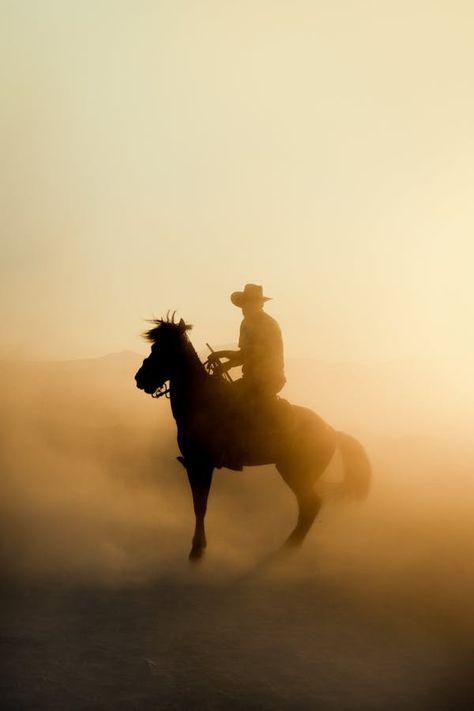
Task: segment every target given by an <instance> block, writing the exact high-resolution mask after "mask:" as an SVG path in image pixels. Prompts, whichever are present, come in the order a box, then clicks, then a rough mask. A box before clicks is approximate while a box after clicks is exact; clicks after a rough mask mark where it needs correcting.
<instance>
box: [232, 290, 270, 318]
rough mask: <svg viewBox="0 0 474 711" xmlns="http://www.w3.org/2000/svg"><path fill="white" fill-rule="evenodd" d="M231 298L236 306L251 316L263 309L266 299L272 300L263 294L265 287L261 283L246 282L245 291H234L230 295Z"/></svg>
mask: <svg viewBox="0 0 474 711" xmlns="http://www.w3.org/2000/svg"><path fill="white" fill-rule="evenodd" d="M230 300H231V301H232V303H233V304H234V306H238V307H239V308H240V309H242V312H243V314H244V316H250V315H251V314H253V313H257V312H258V311H261V310H262V308H263V304H264V303H265V301H270V298H269V297H268V296H264V295H263V289H262V287H261V286H260V285H259V284H246V285H245V286H244V290H243V291H234V292H233V293H232V294H231V295H230Z"/></svg>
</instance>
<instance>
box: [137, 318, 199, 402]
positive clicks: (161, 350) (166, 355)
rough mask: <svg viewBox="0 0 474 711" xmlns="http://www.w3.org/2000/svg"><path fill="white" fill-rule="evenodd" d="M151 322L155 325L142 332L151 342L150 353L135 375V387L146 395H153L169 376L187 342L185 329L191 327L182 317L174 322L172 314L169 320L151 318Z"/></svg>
mask: <svg viewBox="0 0 474 711" xmlns="http://www.w3.org/2000/svg"><path fill="white" fill-rule="evenodd" d="M153 323H154V324H155V326H154V327H153V328H151V329H150V330H149V331H147V332H146V333H144V334H143V335H144V337H145V338H146V339H147V341H150V342H151V343H152V346H151V353H150V355H149V356H148V358H145V360H144V361H143V363H142V367H141V368H140V370H139V371H138V372H137V374H136V375H135V381H136V383H137V388H140V390H144V391H145V392H146V393H148V395H153V394H154V393H155V392H156V391H157V390H158V389H159V388H162V387H163V385H164V384H165V383H166V382H167V381H168V380H169V379H170V378H171V376H172V374H173V370H174V368H175V367H176V365H177V363H178V362H179V360H180V355H181V354H182V353H183V349H184V348H185V347H186V344H187V343H189V341H188V338H187V336H186V331H189V329H191V328H192V327H191V326H189V325H187V324H185V323H184V321H183V319H181V321H180V322H179V323H175V321H174V314H173V317H172V319H171V320H170V319H169V318H167V319H166V320H165V319H153Z"/></svg>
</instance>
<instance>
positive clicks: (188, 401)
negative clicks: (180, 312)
mask: <svg viewBox="0 0 474 711" xmlns="http://www.w3.org/2000/svg"><path fill="white" fill-rule="evenodd" d="M206 379H207V373H206V370H205V368H204V366H203V364H202V363H201V361H200V360H199V356H198V354H197V353H196V351H195V350H194V347H193V345H192V344H191V342H190V341H188V342H187V343H186V347H185V348H184V349H183V351H182V354H181V355H180V358H178V360H177V362H176V365H175V368H174V372H173V375H172V377H171V378H170V391H171V408H172V411H173V415H174V418H175V419H176V420H177V421H178V420H180V419H182V417H184V416H185V414H186V413H187V412H188V410H189V408H190V407H192V404H193V402H194V401H195V400H196V399H197V397H199V393H200V392H201V390H202V387H203V386H204V384H205V381H206Z"/></svg>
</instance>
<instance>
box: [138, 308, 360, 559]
mask: <svg viewBox="0 0 474 711" xmlns="http://www.w3.org/2000/svg"><path fill="white" fill-rule="evenodd" d="M153 323H154V327H153V328H152V329H150V330H149V331H147V332H146V334H145V338H147V340H148V341H150V342H151V343H152V346H151V352H150V355H149V356H148V357H147V358H146V359H145V360H144V361H143V364H142V366H141V368H140V369H139V371H138V372H137V373H136V375H135V380H136V384H137V387H138V388H139V389H141V390H144V392H145V393H147V394H149V395H153V396H154V397H159V396H160V395H163V394H166V395H167V396H168V397H169V398H170V402H171V410H172V413H173V416H174V419H175V420H176V424H177V430H178V446H179V449H180V451H181V453H182V456H181V457H178V459H179V461H181V463H182V464H183V466H184V467H185V469H186V472H187V475H188V479H189V484H190V486H191V491H192V497H193V505H194V513H195V530H194V536H193V539H192V547H191V552H190V554H189V558H190V559H191V560H198V559H199V558H201V557H202V555H203V553H204V549H205V548H206V534H205V527H204V519H205V515H206V509H207V500H208V496H209V490H210V487H211V482H212V475H213V471H214V469H215V468H216V467H220V466H227V467H229V468H241V466H236V465H235V456H236V453H237V454H238V460H239V462H241V463H242V464H243V465H244V466H257V465H262V464H274V465H275V466H276V469H277V470H278V472H279V473H280V475H281V476H282V478H283V480H284V481H285V482H286V484H287V485H288V486H289V488H290V489H291V490H292V491H293V493H294V495H295V496H296V500H297V504H298V519H297V522H296V525H295V527H294V529H293V530H292V531H291V533H290V535H289V536H288V538H287V540H286V541H285V543H284V546H285V547H294V546H298V545H300V544H301V543H302V542H303V540H304V538H305V537H306V534H307V533H308V531H309V529H310V528H311V526H312V524H313V522H314V519H315V517H316V515H317V513H318V511H319V509H320V506H321V502H322V500H321V497H320V496H319V495H317V494H316V492H315V491H314V485H315V483H316V481H317V479H318V478H319V477H320V476H321V475H322V473H323V472H324V470H325V469H326V467H327V466H328V464H329V462H330V461H331V459H332V457H333V455H334V453H335V451H336V448H338V449H339V451H340V452H341V455H342V462H343V467H344V478H343V480H342V482H341V483H340V492H341V493H342V494H344V495H346V496H349V497H353V498H360V499H361V498H364V497H365V496H366V495H367V493H368V490H369V485H370V478H371V468H370V463H369V460H368V458H367V455H366V453H365V451H364V449H363V447H362V445H361V444H360V443H359V442H358V441H357V440H356V439H355V438H354V437H351V436H350V435H348V434H345V433H343V432H337V431H336V430H334V429H333V428H332V427H330V426H329V425H328V424H327V423H326V422H324V421H323V420H322V419H321V418H320V417H319V416H318V415H317V414H316V413H314V412H313V411H312V410H309V409H307V408H304V407H298V406H295V405H290V404H289V403H287V402H286V401H285V400H280V399H278V398H275V401H274V402H273V403H272V405H271V407H266V408H265V412H261V411H259V410H258V403H257V404H255V403H252V402H251V401H250V402H239V401H238V400H237V399H236V397H235V394H234V390H236V389H235V387H234V385H233V384H232V383H229V382H227V381H226V380H224V378H222V377H221V376H219V375H218V374H211V373H209V372H208V371H207V370H206V367H205V365H204V364H203V363H202V362H201V360H200V359H199V357H198V355H197V353H196V351H195V349H194V347H193V345H192V343H191V341H190V340H189V337H188V335H187V332H188V331H189V330H190V329H191V326H189V325H187V324H186V323H185V322H184V321H183V320H182V319H181V321H180V322H179V323H176V322H175V321H174V316H173V318H172V319H171V320H170V319H169V318H167V319H154V320H153ZM167 383H169V386H167V385H166V384H167Z"/></svg>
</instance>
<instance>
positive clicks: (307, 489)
mask: <svg viewBox="0 0 474 711" xmlns="http://www.w3.org/2000/svg"><path fill="white" fill-rule="evenodd" d="M277 469H278V471H279V472H280V474H281V476H282V477H283V479H284V481H285V482H286V483H287V484H288V486H289V487H290V489H291V490H292V491H293V493H294V495H295V496H296V501H297V503H298V520H297V522H296V526H295V527H294V529H293V530H292V532H291V533H290V535H289V536H288V538H287V539H286V541H285V543H284V547H286V548H293V547H296V546H300V545H301V544H302V543H303V541H304V539H305V538H306V535H307V533H308V531H309V530H310V528H311V526H312V525H313V522H314V519H315V518H316V516H317V514H318V511H319V509H320V508H321V498H320V497H319V496H318V495H317V494H316V493H315V491H314V478H313V477H312V476H310V475H304V474H302V473H300V475H299V476H297V475H295V472H294V471H292V472H290V471H287V470H286V468H285V467H281V466H278V465H277Z"/></svg>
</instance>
